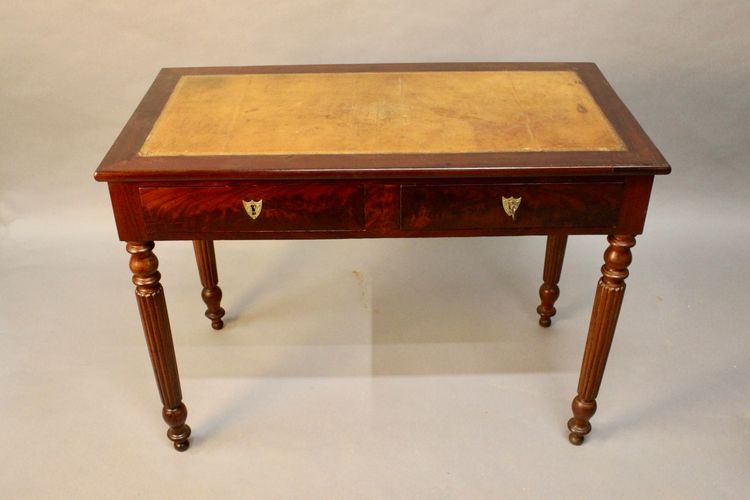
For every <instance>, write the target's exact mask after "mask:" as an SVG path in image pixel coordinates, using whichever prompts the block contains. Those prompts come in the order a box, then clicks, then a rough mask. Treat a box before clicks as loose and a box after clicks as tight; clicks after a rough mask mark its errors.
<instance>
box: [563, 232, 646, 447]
mask: <svg viewBox="0 0 750 500" xmlns="http://www.w3.org/2000/svg"><path fill="white" fill-rule="evenodd" d="M607 241H609V247H608V248H607V250H606V251H605V252H604V265H603V266H602V277H601V278H599V284H598V285H597V287H596V296H595V298H594V309H593V311H592V312H591V322H590V324H589V334H588V338H587V340H586V349H585V350H584V353H583V363H582V365H581V376H580V378H579V381H578V395H577V396H576V397H575V398H574V399H573V404H572V407H573V418H571V419H570V420H569V421H568V430H570V436H569V437H568V439H569V440H570V442H571V443H573V444H575V445H579V444H581V443H583V439H584V436H585V435H586V434H588V433H589V432H591V424H590V423H589V420H590V419H591V417H592V416H594V413H595V412H596V396H597V395H598V394H599V386H600V385H601V383H602V376H603V375H604V366H605V365H606V364H607V356H608V355H609V349H610V347H611V346H612V338H613V337H614V335H615V327H616V326H617V317H618V316H619V314H620V306H621V305H622V298H623V296H624V294H625V278H627V277H628V266H629V265H630V262H631V261H632V255H631V253H630V249H631V248H632V247H633V246H635V238H634V237H633V236H612V235H610V236H608V237H607Z"/></svg>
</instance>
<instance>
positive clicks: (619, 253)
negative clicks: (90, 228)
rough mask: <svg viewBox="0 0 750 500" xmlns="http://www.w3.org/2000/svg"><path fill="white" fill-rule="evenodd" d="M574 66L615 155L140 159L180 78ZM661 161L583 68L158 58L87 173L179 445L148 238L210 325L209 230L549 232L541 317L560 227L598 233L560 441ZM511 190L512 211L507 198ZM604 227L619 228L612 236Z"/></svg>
mask: <svg viewBox="0 0 750 500" xmlns="http://www.w3.org/2000/svg"><path fill="white" fill-rule="evenodd" d="M459 70H460V71H488V70H524V71H549V70H565V71H575V72H576V73H577V74H578V76H579V77H580V79H581V81H583V83H585V85H586V87H587V88H588V90H589V91H590V93H591V95H592V96H593V98H594V99H595V101H596V103H597V104H598V105H599V106H600V108H601V110H602V112H603V113H604V115H605V116H606V118H607V120H608V121H609V122H610V123H611V125H612V127H613V128H614V130H615V131H616V132H617V134H618V135H619V136H620V137H621V138H622V141H623V143H624V144H625V146H626V148H625V150H623V151H552V152H488V153H439V154H437V153H435V154H412V153H410V154H405V153H398V154H296V155H283V154H282V155H245V156H231V155H220V156H141V155H139V154H138V153H139V151H140V149H141V146H142V145H143V143H144V141H145V140H146V138H147V136H148V135H149V133H150V131H151V130H152V128H153V126H154V124H155V123H156V120H157V119H158V118H159V116H160V113H161V112H162V110H163V109H164V106H165V104H166V102H167V99H168V98H169V96H170V95H171V93H172V90H173V89H174V88H175V85H177V82H178V81H179V79H180V77H182V76H183V75H214V74H257V73H326V72H398V71H410V72H418V71H459ZM669 171H670V167H669V165H668V164H667V162H666V161H665V160H664V158H663V157H662V156H661V154H660V153H659V151H658V150H657V149H656V147H655V146H654V145H653V143H652V142H651V141H650V139H649V138H648V137H647V136H646V134H645V133H644V132H643V130H642V129H641V127H640V126H639V125H638V123H637V122H636V120H635V119H634V118H633V116H632V115H631V114H630V112H629V111H628V110H627V108H626V107H625V105H624V104H623V103H622V102H621V101H620V99H619V98H618V97H617V95H616V94H615V93H614V91H613V90H612V88H611V87H610V86H609V84H608V83H607V81H606V80H605V79H604V77H603V76H602V74H601V73H600V72H599V70H598V68H597V67H596V66H595V65H594V64H591V63H510V64H506V63H455V64H377V65H334V66H327V65H326V66H258V67H237V68H235V67H219V68H171V69H164V70H162V71H161V72H160V73H159V75H158V76H157V78H156V80H155V81H154V83H153V85H152V86H151V88H150V89H149V91H148V93H147V94H146V96H145V97H144V99H143V101H142V102H141V104H140V105H139V106H138V108H137V109H136V111H135V113H134V114H133V116H132V117H131V119H130V120H129V122H128V123H127V125H126V126H125V128H124V129H123V131H122V132H121V133H120V136H119V137H118V139H117V140H116V142H115V143H114V145H113V146H112V148H111V149H110V151H109V152H108V153H107V155H106V157H105V158H104V160H103V161H102V163H101V165H100V166H99V168H98V169H97V172H96V174H95V177H96V179H97V180H99V181H106V182H107V183H108V185H109V191H110V195H111V199H112V206H113V211H114V216H115V222H116V225H117V230H118V234H119V238H120V239H121V240H123V241H127V242H129V243H128V245H127V249H128V252H129V253H130V254H131V269H132V271H133V275H134V276H133V281H134V283H135V284H136V296H137V300H138V307H139V310H140V313H141V318H142V322H143V329H144V332H145V334H146V340H147V344H148V347H149V352H150V355H151V360H152V363H153V367H154V372H155V374H156V380H157V385H158V387H159V392H160V395H161V399H162V403H163V407H164V410H163V415H164V419H165V421H166V422H167V424H168V426H169V431H168V437H169V439H170V440H172V441H173V443H174V445H175V447H176V448H177V449H178V450H184V449H187V447H188V445H189V441H188V437H189V435H190V428H189V427H188V426H187V425H186V424H185V420H186V416H187V410H186V408H185V405H184V404H183V403H182V394H181V390H180V382H179V377H178V373H177V364H176V359H175V355H174V347H173V344H172V334H171V330H170V326H169V320H168V316H167V310H166V302H165V301H164V294H163V290H162V287H161V284H160V283H159V273H158V271H157V266H158V264H157V260H156V257H155V256H154V254H153V252H152V249H153V247H154V243H153V241H155V240H193V242H194V249H195V255H196V261H197V264H198V270H199V276H200V280H201V284H202V286H203V290H202V297H203V300H204V302H205V303H206V306H207V310H206V316H207V317H208V318H209V319H210V320H211V323H212V326H213V327H214V328H216V329H219V328H221V327H222V326H223V321H222V317H223V316H224V310H223V309H222V308H221V304H220V302H221V296H222V293H221V289H220V288H219V287H218V274H217V268H216V257H215V253H214V246H213V240H220V239H248V240H253V239H313V238H381V237H446V236H450V237H463V236H510V235H546V236H547V237H548V239H547V250H546V256H545V264H544V272H543V284H542V286H541V288H540V291H539V294H540V298H541V304H540V305H539V307H538V309H537V311H538V313H539V315H540V320H539V323H540V324H541V325H542V326H549V325H550V323H551V317H552V316H553V315H554V314H555V312H556V310H555V307H554V304H555V301H556V299H557V297H558V296H559V288H558V285H557V283H558V281H559V280H560V274H561V269H562V262H563V256H564V253H565V245H566V242H567V237H568V236H569V235H575V234H603V235H610V236H608V238H609V247H608V249H607V251H606V252H605V265H604V267H603V268H602V278H601V280H600V282H599V285H598V286H597V292H596V299H595V302H594V308H593V312H592V317H591V324H590V327H589V334H588V340H587V343H586V349H585V354H584V359H583V365H582V369H581V377H580V383H579V387H578V395H577V396H576V398H575V399H574V400H573V414H574V416H573V418H572V419H571V420H570V421H569V423H568V428H569V430H570V441H571V442H572V443H573V444H580V443H581V442H583V438H584V436H585V435H586V434H587V433H588V432H589V431H590V429H591V426H590V423H589V420H590V418H591V416H593V414H594V411H595V410H596V396H597V394H598V391H599V387H600V384H601V380H602V376H603V373H604V365H605V362H606V359H607V356H608V353H609V349H610V345H611V343H612V338H613V335H614V330H615V325H616V322H617V317H618V314H619V310H620V304H621V302H622V296H623V292H624V289H625V284H624V280H625V278H626V277H627V267H628V265H629V263H630V259H631V255H630V248H631V247H632V246H633V245H634V244H635V239H634V237H635V235H638V234H640V233H641V232H642V231H643V226H644V222H645V218H646V212H647V209H648V203H649V197H650V194H651V188H652V183H653V179H654V176H655V175H658V174H666V173H669ZM506 199H509V200H513V199H516V200H519V202H518V203H520V205H518V206H517V207H516V208H514V209H513V211H509V210H508V207H506V206H505V205H504V203H505V200H506ZM613 235H616V236H613Z"/></svg>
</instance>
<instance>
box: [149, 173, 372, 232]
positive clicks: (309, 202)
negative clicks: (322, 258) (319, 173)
mask: <svg viewBox="0 0 750 500" xmlns="http://www.w3.org/2000/svg"><path fill="white" fill-rule="evenodd" d="M140 196H141V205H142V207H143V213H144V222H145V224H146V230H147V231H149V232H159V233H170V232H171V233H185V232H194V231H200V232H204V233H211V232H259V231H268V232H274V231H281V232H283V231H358V230H362V229H364V225H365V215H364V214H365V212H364V205H365V196H364V186H362V185H361V184H337V183H314V182H308V183H275V184H247V185H234V186H210V187H208V186H194V187H142V188H140Z"/></svg>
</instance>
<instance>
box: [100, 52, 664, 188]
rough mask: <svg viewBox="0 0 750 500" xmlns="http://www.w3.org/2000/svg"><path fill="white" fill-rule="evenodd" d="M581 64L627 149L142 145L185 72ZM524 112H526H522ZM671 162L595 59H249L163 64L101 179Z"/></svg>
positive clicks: (469, 172)
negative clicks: (178, 150)
mask: <svg viewBox="0 0 750 500" xmlns="http://www.w3.org/2000/svg"><path fill="white" fill-rule="evenodd" d="M439 71H445V72H457V71H458V72H486V71H540V72H544V71H547V72H549V71H562V72H565V71H568V72H575V73H576V74H577V75H578V77H579V78H580V80H581V81H582V82H583V84H584V85H585V86H586V89H588V91H589V93H590V94H591V96H592V98H593V100H594V101H595V102H596V105H597V106H598V107H599V108H600V109H601V111H602V112H603V114H604V116H605V117H606V120H607V121H608V122H609V123H610V124H611V125H612V127H613V128H614V131H615V133H616V134H617V135H618V136H619V137H620V138H621V139H622V141H623V143H624V144H625V146H626V150H622V151H536V152H534V151H517V152H496V151H490V152H479V153H477V152H471V151H464V152H455V153H451V152H443V153H436V154H425V153H399V152H390V153H377V154H375V153H362V154H344V153H343V152H341V153H340V154H274V155H262V154H254V155H227V154H219V155H206V156H148V157H147V156H141V155H139V154H138V153H139V151H140V149H141V147H142V146H143V144H144V142H145V140H146V138H147V137H148V135H149V133H150V132H151V130H152V128H153V126H154V124H155V123H156V121H157V119H158V118H159V116H160V115H161V113H162V111H163V110H164V107H165V105H166V103H167V101H168V99H169V96H170V95H171V93H172V91H173V90H174V88H175V86H176V85H177V82H179V80H180V77H182V76H185V75H219V74H221V75H223V74H233V75H247V74H290V73H342V72H346V73H357V72H383V73H394V72H439ZM521 118H522V117H520V118H519V119H521ZM669 171H670V167H669V164H667V162H666V161H665V160H664V157H663V156H662V155H661V153H659V151H658V150H657V149H656V147H655V146H654V145H653V143H652V142H651V140H650V139H649V138H648V136H646V134H645V133H644V132H643V130H642V128H641V127H640V125H639V124H638V122H637V121H636V120H635V119H634V118H633V116H632V114H631V113H630V112H629V111H628V109H627V108H626V107H625V105H624V104H623V103H622V101H621V100H620V99H619V98H618V97H617V95H616V94H615V92H614V91H613V90H612V88H611V87H610V85H609V83H608V82H607V81H606V79H605V78H604V76H603V75H602V74H601V72H600V71H599V69H598V68H597V67H596V65H594V64H591V63H439V64H435V63H431V64H375V65H321V66H255V67H254V66H248V67H214V68H170V69H164V70H162V71H161V72H160V73H159V75H157V78H156V80H155V81H154V83H153V85H152V86H151V88H150V89H149V92H148V93H147V94H146V96H145V97H144V99H143V101H142V102H141V104H140V105H139V106H138V108H137V109H136V111H135V113H134V114H133V116H132V117H131V119H130V121H129V122H128V123H127V124H126V126H125V128H124V129H123V131H122V133H121V134H120V136H119V137H118V139H117V141H116V142H115V143H114V144H113V146H112V148H111V149H110V151H109V152H108V154H107V155H106V156H105V158H104V160H103V161H102V163H101V164H100V165H99V168H98V169H97V172H96V174H95V177H96V179H97V180H100V181H115V180H123V179H127V180H129V181H134V180H141V181H145V180H157V179H171V180H188V179H190V180H198V179H213V180H217V179H269V178H273V179H291V178H317V179H322V178H345V177H360V178H361V177H363V176H370V177H371V178H381V179H383V178H398V177H405V176H408V177H414V178H437V177H450V176H461V177H493V176H528V175H531V176H537V175H556V176H588V175H618V174H626V175H633V174H641V175H655V174H666V173H669Z"/></svg>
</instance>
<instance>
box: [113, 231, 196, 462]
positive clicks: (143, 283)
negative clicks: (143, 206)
mask: <svg viewBox="0 0 750 500" xmlns="http://www.w3.org/2000/svg"><path fill="white" fill-rule="evenodd" d="M126 248H127V251H128V253H129V254H130V270H131V271H132V272H133V283H134V284H135V297H136V300H137V301H138V310H139V311H140V313H141V322H142V323H143V332H144V333H145V334H146V343H147V344H148V352H149V355H150V356H151V364H152V365H153V367H154V375H155V376H156V384H157V386H158V387H159V396H161V402H162V404H163V406H164V408H163V411H162V416H163V417H164V421H165V422H166V423H167V425H168V426H169V429H168V430H167V437H168V438H169V439H170V440H171V441H172V442H173V443H174V447H175V449H177V450H178V451H185V450H187V449H188V446H190V441H188V438H189V437H190V427H188V426H187V425H185V420H186V419H187V408H185V405H184V404H183V403H182V391H181V389H180V376H179V373H178V372H177V360H176V359H175V354H174V345H173V344H172V331H171V329H170V327H169V316H167V303H166V302H165V300H164V290H163V289H162V286H161V283H159V279H160V278H161V275H160V274H159V271H157V268H158V267H159V261H158V260H157V258H156V255H154V254H153V252H151V250H153V248H154V242H153V241H144V242H128V244H127V247H126Z"/></svg>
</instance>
